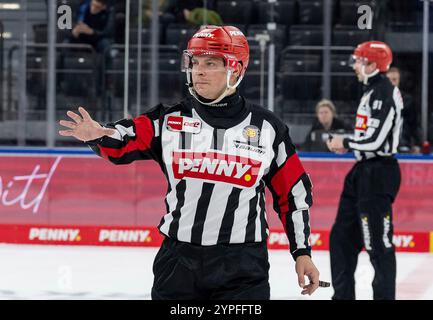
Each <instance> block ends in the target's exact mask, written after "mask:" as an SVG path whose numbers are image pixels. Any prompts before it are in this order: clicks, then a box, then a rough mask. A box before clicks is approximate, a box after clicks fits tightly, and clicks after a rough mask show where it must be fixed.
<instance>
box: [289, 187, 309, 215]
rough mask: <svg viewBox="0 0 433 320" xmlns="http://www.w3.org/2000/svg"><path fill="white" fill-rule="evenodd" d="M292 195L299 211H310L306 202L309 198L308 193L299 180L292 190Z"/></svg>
mask: <svg viewBox="0 0 433 320" xmlns="http://www.w3.org/2000/svg"><path fill="white" fill-rule="evenodd" d="M292 195H293V197H294V200H295V206H296V209H297V210H308V208H309V206H308V204H307V202H306V201H305V198H306V197H307V191H306V190H305V187H304V183H303V182H302V180H299V181H298V183H296V184H295V185H294V186H293V188H292Z"/></svg>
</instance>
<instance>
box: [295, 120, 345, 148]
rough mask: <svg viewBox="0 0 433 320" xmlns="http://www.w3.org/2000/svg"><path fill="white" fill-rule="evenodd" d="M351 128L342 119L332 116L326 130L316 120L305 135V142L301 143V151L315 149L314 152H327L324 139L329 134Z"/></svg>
mask: <svg viewBox="0 0 433 320" xmlns="http://www.w3.org/2000/svg"><path fill="white" fill-rule="evenodd" d="M351 130H353V129H352V128H350V127H349V126H348V125H347V124H346V123H345V122H344V121H343V120H340V119H338V118H334V119H333V121H332V125H331V128H330V129H329V130H326V129H325V128H324V127H323V125H322V124H321V123H320V122H319V120H318V119H317V118H316V120H315V121H314V123H313V126H312V127H311V129H310V131H309V132H308V134H307V136H306V137H305V142H304V144H303V145H302V150H303V151H316V152H329V149H328V147H327V146H326V140H328V138H329V134H333V133H337V134H343V133H348V132H350V131H351Z"/></svg>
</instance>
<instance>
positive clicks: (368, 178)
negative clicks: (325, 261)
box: [330, 157, 400, 300]
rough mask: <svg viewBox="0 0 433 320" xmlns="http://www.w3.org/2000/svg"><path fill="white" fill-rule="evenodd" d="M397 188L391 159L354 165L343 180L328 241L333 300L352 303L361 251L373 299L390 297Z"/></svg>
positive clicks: (396, 169) (397, 177) (397, 171)
mask: <svg viewBox="0 0 433 320" xmlns="http://www.w3.org/2000/svg"><path fill="white" fill-rule="evenodd" d="M399 187H400V168H399V165H398V162H397V160H396V159H394V158H393V157H387V158H374V159H370V160H366V161H361V162H358V163H356V164H355V165H354V167H353V168H352V169H351V171H350V172H349V173H348V175H347V176H346V179H345V181H344V189H343V192H342V194H341V197H340V204H339V208H338V213H337V218H336V220H335V223H334V225H333V227H332V230H331V239H330V255H331V273H332V283H333V286H334V296H333V299H352V300H353V299H355V277H354V273H355V269H356V265H357V261H358V254H359V253H360V252H361V250H362V248H363V247H365V249H366V251H367V252H368V254H369V256H370V261H371V264H372V265H373V268H374V271H375V276H374V280H373V283H372V285H373V298H374V299H375V300H376V299H390V300H392V299H395V277H396V260H395V248H394V245H393V243H392V237H393V224H392V203H393V202H394V199H395V197H396V195H397V192H398V190H399Z"/></svg>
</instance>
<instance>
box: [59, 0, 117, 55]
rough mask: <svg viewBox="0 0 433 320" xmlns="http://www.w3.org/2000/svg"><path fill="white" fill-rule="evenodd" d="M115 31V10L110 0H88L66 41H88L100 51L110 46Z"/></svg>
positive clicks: (104, 51) (83, 5) (81, 8)
mask: <svg viewBox="0 0 433 320" xmlns="http://www.w3.org/2000/svg"><path fill="white" fill-rule="evenodd" d="M113 33H114V10H113V8H112V7H111V6H110V5H109V0H86V1H84V2H83V3H82V4H81V5H80V7H79V12H78V18H77V23H76V25H75V26H74V28H73V29H72V32H71V35H70V36H69V37H68V38H67V40H66V42H69V43H87V44H90V45H92V46H93V47H94V48H95V50H96V51H97V52H99V53H103V54H105V53H106V52H107V51H108V49H109V48H110V45H111V42H112V39H113Z"/></svg>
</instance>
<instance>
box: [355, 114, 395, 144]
mask: <svg viewBox="0 0 433 320" xmlns="http://www.w3.org/2000/svg"><path fill="white" fill-rule="evenodd" d="M394 115H395V110H394V108H391V109H389V112H388V115H387V116H386V119H385V120H384V123H383V125H382V128H381V130H380V133H379V136H378V137H377V139H376V141H373V142H371V143H367V144H360V143H357V142H360V141H362V140H367V139H369V138H370V137H371V136H372V135H373V133H374V131H375V129H373V128H372V129H373V130H370V131H369V130H367V132H366V135H365V136H364V137H362V139H358V140H357V141H354V142H349V146H350V147H351V148H353V149H357V150H360V151H372V150H377V149H378V148H379V147H380V146H381V145H382V144H383V142H384V141H385V139H386V137H387V136H388V133H389V130H390V129H391V127H392V124H393V121H392V119H393V118H394ZM369 129H370V128H369Z"/></svg>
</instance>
